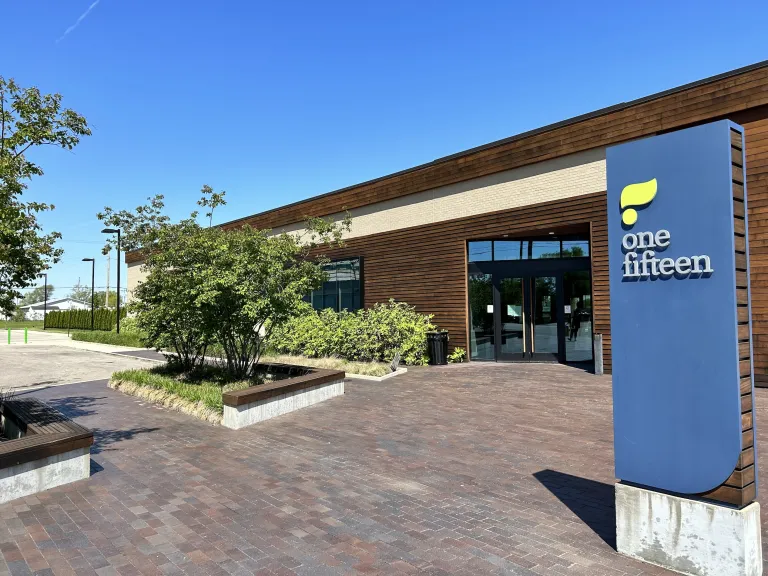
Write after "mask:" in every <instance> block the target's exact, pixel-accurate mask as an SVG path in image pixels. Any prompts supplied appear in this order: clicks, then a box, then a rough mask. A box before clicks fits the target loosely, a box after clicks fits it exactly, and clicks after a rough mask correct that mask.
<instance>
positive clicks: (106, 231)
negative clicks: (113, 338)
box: [101, 228, 120, 334]
mask: <svg viewBox="0 0 768 576" xmlns="http://www.w3.org/2000/svg"><path fill="white" fill-rule="evenodd" d="M101 233H102V234H117V294H116V296H117V333H118V334H120V229H119V228H104V230H102V231H101Z"/></svg>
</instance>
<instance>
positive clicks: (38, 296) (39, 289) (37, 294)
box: [21, 284, 55, 306]
mask: <svg viewBox="0 0 768 576" xmlns="http://www.w3.org/2000/svg"><path fill="white" fill-rule="evenodd" d="M46 288H47V290H46ZM54 290H55V288H54V287H53V284H48V285H47V286H35V287H34V288H32V290H30V291H29V292H27V293H26V294H24V297H23V298H22V299H21V305H22V306H26V305H27V304H36V303H38V302H42V301H43V300H45V296H46V293H47V295H48V300H50V299H51V298H53V291H54Z"/></svg>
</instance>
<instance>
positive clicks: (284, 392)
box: [222, 364, 345, 430]
mask: <svg viewBox="0 0 768 576" xmlns="http://www.w3.org/2000/svg"><path fill="white" fill-rule="evenodd" d="M264 366H265V367H266V369H267V371H268V372H272V373H285V372H290V371H295V370H296V369H297V367H296V366H289V365H286V364H265V365H264ZM301 370H302V371H303V372H304V374H302V375H300V376H295V377H293V378H286V379H283V380H278V381H276V382H270V383H268V384H261V385H259V386H253V387H251V388H246V389H244V390H236V391H233V392H226V393H224V395H223V396H222V399H223V401H224V418H223V421H222V423H223V424H224V426H226V427H227V428H233V429H235V430H237V429H238V428H243V427H245V426H249V425H251V424H256V423H258V422H263V421H264V420H269V419H270V418H274V417H275V416H280V415H282V414H287V413H288V412H293V411H294V410H299V409H300V408H305V407H307V406H311V405H312V404H317V403H318V402H322V401H323V400H328V399H329V398H333V397H334V396H340V395H341V394H344V376H345V374H344V372H342V371H340V370H323V369H321V368H301Z"/></svg>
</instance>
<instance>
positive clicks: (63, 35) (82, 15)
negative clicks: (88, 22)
mask: <svg viewBox="0 0 768 576" xmlns="http://www.w3.org/2000/svg"><path fill="white" fill-rule="evenodd" d="M99 2H101V0H96V1H95V2H94V3H93V4H91V5H90V6H88V10H86V11H85V12H83V13H82V14H80V17H79V18H78V19H77V22H75V23H74V24H72V26H70V27H69V28H67V29H66V30H65V31H64V34H62V35H61V38H59V39H58V40H56V44H58V43H59V42H61V41H62V40H64V38H65V37H66V36H67V34H69V33H70V32H72V30H74V29H75V28H77V27H78V26H80V22H82V21H83V20H85V18H86V17H87V16H88V14H90V13H91V10H93V9H94V8H96V5H97V4H98V3H99Z"/></svg>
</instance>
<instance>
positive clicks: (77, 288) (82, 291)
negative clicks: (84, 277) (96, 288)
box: [69, 280, 91, 303]
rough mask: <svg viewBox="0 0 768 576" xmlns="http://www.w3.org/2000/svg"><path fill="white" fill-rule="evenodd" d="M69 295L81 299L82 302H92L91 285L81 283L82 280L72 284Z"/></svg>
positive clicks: (74, 298)
mask: <svg viewBox="0 0 768 576" xmlns="http://www.w3.org/2000/svg"><path fill="white" fill-rule="evenodd" d="M69 297H70V298H72V299H73V300H79V301H80V302H88V303H90V302H91V287H90V286H86V285H85V284H80V280H78V281H77V284H75V285H74V286H72V288H71V289H70V291H69Z"/></svg>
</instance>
